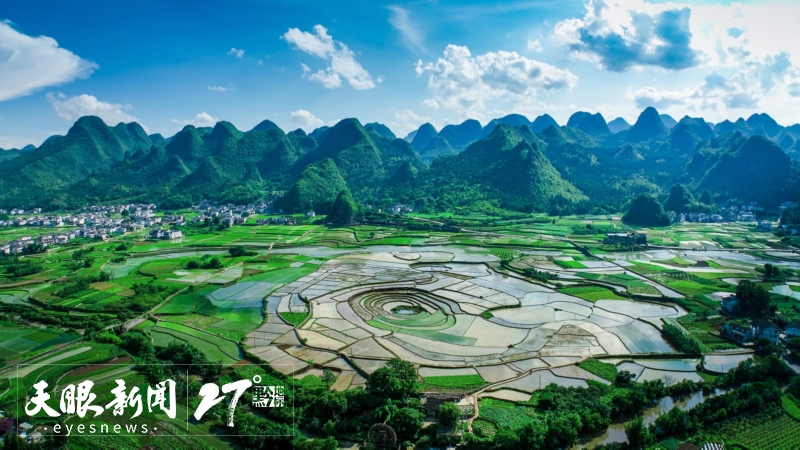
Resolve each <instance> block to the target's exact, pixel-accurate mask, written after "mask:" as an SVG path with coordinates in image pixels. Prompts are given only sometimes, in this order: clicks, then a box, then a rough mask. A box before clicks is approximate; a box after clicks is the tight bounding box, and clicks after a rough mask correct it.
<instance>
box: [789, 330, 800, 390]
mask: <svg viewBox="0 0 800 450" xmlns="http://www.w3.org/2000/svg"><path fill="white" fill-rule="evenodd" d="M786 348H787V349H788V350H789V351H790V352H792V355H794V357H795V358H798V357H800V337H793V338H791V339H789V342H787V343H786ZM798 380H800V377H798Z"/></svg>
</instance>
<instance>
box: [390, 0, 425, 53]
mask: <svg viewBox="0 0 800 450" xmlns="http://www.w3.org/2000/svg"><path fill="white" fill-rule="evenodd" d="M388 8H389V11H391V12H392V15H391V16H390V17H389V23H390V24H392V26H393V27H394V28H395V29H396V30H397V31H399V32H400V34H401V35H402V36H403V43H405V44H406V46H407V47H408V48H410V49H412V50H420V51H423V52H426V53H427V50H425V45H424V43H423V40H424V36H423V34H422V32H421V31H420V29H419V27H418V26H417V24H416V23H414V22H413V21H412V20H411V14H410V13H409V12H408V10H407V9H405V8H402V7H400V6H396V5H392V6H389V7H388Z"/></svg>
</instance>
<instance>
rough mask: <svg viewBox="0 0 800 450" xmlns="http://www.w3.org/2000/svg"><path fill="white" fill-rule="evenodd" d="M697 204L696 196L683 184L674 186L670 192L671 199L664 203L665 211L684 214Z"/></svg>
mask: <svg viewBox="0 0 800 450" xmlns="http://www.w3.org/2000/svg"><path fill="white" fill-rule="evenodd" d="M694 202H695V200H694V196H692V193H691V192H689V189H687V188H686V186H684V185H682V184H676V185H673V186H672V189H670V191H669V198H667V201H666V202H664V209H666V210H667V211H675V212H684V211H688V210H689V209H690V208H691V206H692V204H693V203H694Z"/></svg>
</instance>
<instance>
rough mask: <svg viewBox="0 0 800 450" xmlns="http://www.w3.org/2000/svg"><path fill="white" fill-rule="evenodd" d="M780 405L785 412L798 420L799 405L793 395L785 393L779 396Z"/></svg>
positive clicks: (799, 418) (799, 417) (799, 415)
mask: <svg viewBox="0 0 800 450" xmlns="http://www.w3.org/2000/svg"><path fill="white" fill-rule="evenodd" d="M781 406H782V407H783V410H784V411H786V414H789V415H790V416H792V417H794V418H795V419H797V420H800V407H798V406H797V402H796V401H795V399H794V397H793V396H791V395H789V394H786V395H784V396H783V397H781Z"/></svg>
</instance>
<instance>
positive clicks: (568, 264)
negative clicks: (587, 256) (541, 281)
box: [553, 259, 586, 269]
mask: <svg viewBox="0 0 800 450" xmlns="http://www.w3.org/2000/svg"><path fill="white" fill-rule="evenodd" d="M553 262H554V263H555V264H556V265H557V266H559V267H561V268H562V269H585V268H586V266H585V265H584V264H583V263H581V262H580V261H561V260H558V259H556V260H553Z"/></svg>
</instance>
